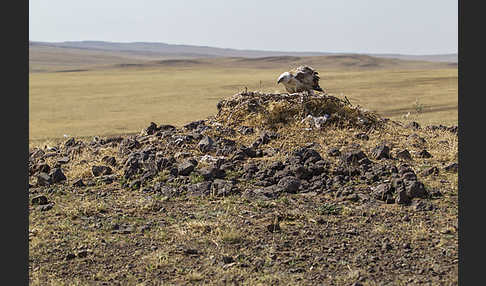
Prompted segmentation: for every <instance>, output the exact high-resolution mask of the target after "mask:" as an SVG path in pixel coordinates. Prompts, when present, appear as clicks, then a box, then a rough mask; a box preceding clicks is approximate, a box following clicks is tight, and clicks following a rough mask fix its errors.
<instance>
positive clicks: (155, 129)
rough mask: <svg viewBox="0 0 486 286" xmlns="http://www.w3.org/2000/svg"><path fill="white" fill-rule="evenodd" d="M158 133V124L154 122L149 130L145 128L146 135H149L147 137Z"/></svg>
mask: <svg viewBox="0 0 486 286" xmlns="http://www.w3.org/2000/svg"><path fill="white" fill-rule="evenodd" d="M157 131H158V128H157V124H155V123H153V122H150V125H149V126H148V127H147V128H145V133H147V135H152V134H155V132H157Z"/></svg>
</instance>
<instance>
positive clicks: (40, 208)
mask: <svg viewBox="0 0 486 286" xmlns="http://www.w3.org/2000/svg"><path fill="white" fill-rule="evenodd" d="M52 207H53V205H52V204H47V205H41V206H38V207H37V209H38V210H39V211H41V212H45V211H48V210H50V209H52Z"/></svg>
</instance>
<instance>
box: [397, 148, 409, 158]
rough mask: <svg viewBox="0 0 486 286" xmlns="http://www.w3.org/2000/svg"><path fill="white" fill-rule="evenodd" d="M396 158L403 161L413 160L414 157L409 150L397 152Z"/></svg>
mask: <svg viewBox="0 0 486 286" xmlns="http://www.w3.org/2000/svg"><path fill="white" fill-rule="evenodd" d="M395 157H397V158H398V159H402V160H412V156H411V155H410V152H408V150H407V149H405V150H402V151H399V152H397V153H396V154H395Z"/></svg>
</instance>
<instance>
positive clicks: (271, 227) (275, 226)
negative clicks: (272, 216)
mask: <svg viewBox="0 0 486 286" xmlns="http://www.w3.org/2000/svg"><path fill="white" fill-rule="evenodd" d="M267 230H268V231H269V232H277V231H280V230H281V228H280V224H278V223H271V224H268V225H267Z"/></svg>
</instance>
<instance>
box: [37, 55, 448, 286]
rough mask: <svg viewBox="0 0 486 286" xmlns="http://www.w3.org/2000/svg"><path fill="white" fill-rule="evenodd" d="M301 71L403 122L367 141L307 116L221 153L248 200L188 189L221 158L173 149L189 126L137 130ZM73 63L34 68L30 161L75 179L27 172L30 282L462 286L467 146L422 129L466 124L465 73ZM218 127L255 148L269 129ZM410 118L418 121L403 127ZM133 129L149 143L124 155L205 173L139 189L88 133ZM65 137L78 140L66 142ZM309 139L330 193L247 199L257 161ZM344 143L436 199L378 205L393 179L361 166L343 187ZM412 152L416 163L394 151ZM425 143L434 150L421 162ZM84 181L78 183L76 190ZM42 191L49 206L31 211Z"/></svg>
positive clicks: (358, 62)
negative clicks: (192, 163) (385, 150)
mask: <svg viewBox="0 0 486 286" xmlns="http://www.w3.org/2000/svg"><path fill="white" fill-rule="evenodd" d="M111 63H112V62H111ZM299 63H308V64H311V65H312V66H313V67H314V68H315V69H317V70H318V72H319V74H320V76H321V79H322V80H321V86H322V87H323V88H324V90H326V91H327V92H328V94H329V95H334V96H335V97H338V98H344V97H347V98H348V99H349V101H350V102H351V103H352V105H353V107H354V106H356V105H360V106H362V107H363V108H366V109H367V110H370V111H376V112H377V113H378V114H379V115H381V116H383V117H388V118H391V119H396V120H399V121H401V122H402V123H396V122H394V121H387V123H386V124H385V125H384V127H383V128H376V129H374V128H372V129H370V130H368V132H367V136H368V137H369V138H367V139H360V138H362V137H360V138H358V137H357V136H356V134H358V133H360V132H362V131H363V130H361V129H359V128H358V127H352V126H351V127H349V128H337V127H336V128H334V127H333V126H326V128H324V129H322V130H316V129H312V130H311V129H304V126H303V123H301V122H300V118H299V120H296V121H295V122H290V123H288V124H282V125H279V126H278V127H276V128H275V130H273V129H272V130H273V131H275V132H276V133H277V134H278V137H277V138H278V139H272V140H270V141H269V142H268V143H266V144H264V145H263V146H260V147H258V148H259V149H266V148H269V149H272V150H277V151H275V153H274V154H270V155H265V156H262V157H255V158H245V159H242V160H239V161H238V160H236V159H235V160H234V159H230V158H232V157H231V156H230V155H228V156H227V157H228V158H226V159H228V160H229V161H230V162H231V163H232V164H234V166H235V168H234V169H227V170H226V172H225V174H224V181H225V182H229V181H231V182H235V186H237V187H238V189H239V190H240V192H239V193H235V194H229V195H214V194H211V195H207V196H206V195H205V196H202V195H193V194H192V193H191V192H190V191H189V189H188V187H189V186H193V185H197V184H199V183H203V181H204V180H206V179H204V178H203V177H202V175H201V174H202V172H203V168H205V167H209V165H208V163H205V161H203V160H202V158H203V156H204V155H206V154H210V155H211V156H215V157H216V151H215V150H211V151H209V152H203V151H201V150H200V149H199V148H198V142H199V139H198V140H193V141H191V142H188V143H184V144H182V145H177V144H174V138H176V137H177V136H185V135H187V134H194V132H195V131H194V130H192V131H189V130H186V129H184V128H179V129H177V130H176V131H171V132H172V133H171V132H168V133H164V132H161V133H160V134H152V135H144V134H141V133H140V131H141V130H142V129H143V128H145V127H147V125H148V124H149V123H150V122H151V121H153V122H155V123H157V124H158V125H162V124H173V125H176V126H178V127H180V126H183V125H184V124H186V123H188V122H191V121H195V120H200V119H206V118H207V117H208V116H211V115H215V114H217V112H218V111H217V103H218V101H219V100H221V99H223V98H228V97H230V96H231V95H233V94H235V93H237V92H241V91H244V90H245V87H246V88H247V89H248V91H254V90H257V91H262V92H275V91H280V92H281V91H283V87H281V86H278V87H277V86H275V78H276V77H277V76H278V75H279V73H281V72H282V71H284V70H286V69H288V68H289V67H295V66H296V65H298V64H299ZM79 67H80V66H79V63H76V64H73V65H71V66H69V69H78V68H79ZM31 68H33V69H34V70H35V69H36V68H37V67H36V66H33V67H31ZM65 68H66V65H64V66H62V67H61V66H58V67H56V66H51V67H49V71H47V72H32V73H31V74H30V75H29V89H30V96H29V112H30V114H29V116H30V117H29V122H30V126H29V127H30V128H29V136H30V146H29V147H30V148H29V149H30V151H31V160H30V161H29V167H32V170H34V169H35V167H36V166H38V165H41V164H47V165H49V166H50V167H51V169H52V168H55V166H57V167H59V168H60V169H61V170H62V172H63V173H64V174H65V176H66V178H67V179H66V180H64V181H62V182H60V183H55V184H50V185H47V186H42V185H41V184H39V177H38V174H39V173H35V171H33V173H32V174H31V175H30V177H29V184H30V187H29V190H28V192H29V282H30V284H31V285H364V286H372V285H373V286H374V285H457V283H458V221H457V218H458V176H457V170H456V171H454V170H453V168H452V169H450V168H446V166H449V165H450V164H451V163H455V162H457V158H458V137H457V134H455V133H453V132H449V131H445V130H436V129H434V130H431V129H427V128H425V126H427V125H431V124H435V125H438V124H443V125H447V126H450V125H457V119H458V117H457V103H458V94H457V66H453V65H450V64H439V63H426V62H411V61H407V62H405V61H398V60H384V59H376V58H371V57H364V56H356V57H316V58H288V57H277V58H266V59H238V58H230V59H211V60H209V59H204V60H181V61H174V60H168V61H152V62H144V63H141V64H140V65H139V66H133V65H131V66H130V65H129V66H126V65H125V66H123V67H122V66H113V65H107V66H103V67H102V66H83V69H86V70H87V71H82V72H59V70H63V69H65ZM39 69H40V68H39ZM242 110H246V109H242ZM226 112H228V113H231V112H232V110H226ZM275 112H277V111H275ZM408 112H410V115H409V116H408V117H404V116H405V115H406V114H407V113H408ZM222 114H226V113H222ZM250 115H252V114H251V112H250ZM218 120H219V121H218V122H222V123H223V124H219V125H217V124H215V125H214V126H213V129H209V131H204V132H205V133H204V135H208V136H211V137H212V138H223V139H225V140H227V141H228V140H234V141H235V144H236V145H237V146H241V145H244V146H250V145H251V144H252V142H255V140H257V139H258V138H259V136H260V133H259V132H260V131H264V130H266V131H268V130H267V127H268V126H263V128H262V125H261V124H260V123H261V122H260V123H258V122H256V123H255V125H254V126H252V127H254V128H255V133H252V134H242V133H236V135H232V134H230V133H228V132H227V131H226V129H222V131H221V130H220V131H218V130H219V129H218V128H217V127H218V126H219V127H221V126H223V127H228V126H225V125H224V124H225V123H224V122H225V120H224V118H219V119H218ZM228 121H229V120H228ZM410 121H417V122H419V123H420V125H421V126H422V127H420V128H417V129H413V128H409V127H405V125H406V123H408V122H410ZM248 122H251V121H248ZM248 122H245V124H247V123H248ZM250 124H251V123H248V125H250ZM232 127H234V128H235V129H237V128H236V127H235V126H232ZM130 133H136V134H137V135H136V136H133V137H131V138H132V139H133V138H136V139H137V140H139V141H140V146H138V147H133V148H134V149H131V150H129V153H130V152H132V153H130V154H133V153H137V152H142V150H148V151H147V152H152V153H153V154H152V155H154V156H160V154H162V155H161V156H164V157H167V158H169V157H171V156H172V157H176V158H177V162H175V163H174V164H182V162H184V160H185V159H186V158H195V159H197V161H198V165H197V168H196V169H194V171H193V172H192V173H191V174H190V175H187V176H185V175H175V176H173V175H172V174H170V173H169V170H168V169H164V170H160V171H158V172H157V174H155V175H154V176H153V177H150V179H147V180H146V181H145V182H144V183H143V184H139V186H138V185H136V184H133V182H135V181H136V180H139V179H140V177H135V178H131V179H130V180H131V181H130V180H129V179H126V178H125V177H124V176H125V171H126V169H127V167H126V164H125V162H126V161H127V157H128V155H127V154H128V153H124V152H125V151H126V149H124V148H126V147H123V146H124V145H123V144H122V143H119V142H118V143H117V142H116V141H113V142H111V143H106V144H101V143H97V142H95V141H94V140H93V138H92V137H93V136H95V135H97V136H100V137H101V138H110V137H111V138H116V136H115V135H120V134H130ZM64 134H68V135H69V136H70V137H74V138H75V141H76V144H77V145H71V146H69V145H68V144H67V141H66V140H67V139H66V138H63V135H64ZM167 134H169V135H167ZM200 135H201V134H200ZM127 140H128V139H127ZM128 141H129V140H128ZM122 142H124V141H122ZM218 144H219V143H218ZM379 144H386V145H387V146H388V147H389V148H390V154H391V155H392V157H391V158H386V159H376V158H374V157H373V155H372V154H373V150H374V148H375V147H376V146H378V145H379ZM45 145H48V146H49V147H53V146H54V147H56V149H51V148H48V146H45ZM304 146H307V147H308V146H311V147H310V148H313V149H314V150H315V151H317V152H318V153H319V154H320V155H321V156H322V159H323V160H324V161H326V164H329V166H328V167H326V171H325V172H328V173H326V174H328V176H329V179H330V181H331V182H329V184H328V185H327V187H326V184H327V183H326V180H324V179H323V180H322V184H323V185H322V187H321V188H320V189H319V190H318V191H309V190H305V189H304V190H301V191H299V192H297V193H286V192H283V193H282V194H281V195H280V196H278V197H276V198H267V197H265V196H262V195H260V196H255V197H252V196H246V195H244V194H248V193H252V192H255V193H257V192H258V191H261V189H262V187H261V184H259V183H261V182H260V179H257V178H256V177H247V176H245V175H246V174H245V173H247V170H248V169H246V168H247V167H248V165H251V164H255V165H258V168H260V170H267V167H269V166H270V164H272V163H275V162H276V161H281V162H283V161H284V160H285V159H286V158H288V157H290V156H291V154H292V152H294V150H296V149H297V148H301V147H304ZM356 146H357V147H356ZM334 147H335V148H337V149H340V150H341V151H342V152H343V153H344V152H345V150H347V149H348V148H358V149H359V150H362V151H363V152H364V153H365V154H366V155H367V156H368V157H369V158H370V159H371V161H372V162H370V164H371V166H372V170H375V169H377V170H379V169H380V168H381V167H380V166H382V165H383V168H384V169H383V170H385V169H386V170H390V169H391V168H390V167H389V166H391V165H393V166H396V167H398V169H400V168H402V167H403V166H405V167H406V166H410V168H411V169H413V173H414V174H416V177H417V178H416V179H418V180H419V181H420V182H422V183H423V185H424V188H425V190H426V191H427V194H429V195H428V196H427V197H426V198H414V199H413V203H411V204H409V205H404V204H398V203H384V202H382V201H380V200H379V199H374V197H373V196H374V194H373V192H374V189H375V187H377V185H379V184H391V183H390V182H391V181H393V180H394V179H397V177H396V176H395V177H394V176H393V175H392V174H390V173H386V172H384V173H383V175H381V173H380V172H381V171H378V174H379V178H377V180H372V179H370V178H372V176H371V177H367V176H368V175H370V173H367V171H366V170H364V169H359V170H360V172H361V173H360V175H354V176H353V175H351V170H357V169H358V167H356V169H355V168H354V167H350V166H348V165H345V168H346V169H345V170H346V172H348V171H349V172H348V174H349V176H348V175H346V176H345V175H343V176H341V177H349V179H348V180H347V181H340V180H341V179H343V178H341V179H340V178H338V179H340V180H337V181H336V180H334V179H336V177H339V176H340V175H336V174H337V173H336V172H337V171H338V170H339V169H340V168H341V167H342V166H343V165H342V164H343V162H342V160H341V159H342V158H340V157H334V156H331V155H329V154H330V153H329V151H330V150H331V149H332V148H334ZM150 149H152V150H151V151H150ZM404 149H406V150H408V151H409V152H410V155H411V156H410V158H409V159H403V158H399V156H398V155H397V154H398V152H399V151H401V150H404ZM424 149H425V150H427V151H428V152H429V153H430V155H431V156H430V157H424V156H422V155H421V152H422V151H423V150H424ZM260 151H261V150H260ZM35 154H37V155H35ZM39 154H41V155H39ZM156 154H158V155H156ZM36 156H39V157H36ZM106 156H108V157H110V156H112V157H113V160H114V161H115V163H114V164H113V165H110V166H111V168H112V170H113V174H112V175H108V176H113V177H114V179H112V180H105V179H104V177H105V176H96V175H94V173H93V169H92V168H93V166H99V165H107V163H106ZM157 158H158V157H157ZM306 164H307V163H306ZM312 164H313V163H312ZM307 167H308V165H305V168H307ZM433 167H435V168H436V171H434V172H432V173H431V172H428V171H430V170H432V169H431V168H433ZM218 168H219V167H218ZM244 168H245V169H244ZM309 168H310V167H309ZM359 168H361V167H359ZM370 172H371V171H370ZM373 172H374V171H373ZM407 174H408V175H409V176H410V175H411V174H410V172H409V173H407ZM371 175H373V174H371ZM395 175H397V174H395ZM275 176H276V175H275ZM79 179H81V180H82V181H83V182H84V183H85V185H84V186H79V185H77V184H74V183H75V182H76V181H77V180H79ZM211 180H212V179H211ZM305 180H307V179H305ZM305 180H304V179H303V180H302V181H305ZM310 180H311V179H308V181H309V184H308V185H309V186H311V183H310ZM320 182H321V181H317V183H320ZM216 183H217V180H216V179H215V180H212V184H213V185H214V184H216ZM157 185H158V186H160V185H162V189H164V188H166V189H170V190H172V192H176V191H177V190H184V191H182V194H181V195H172V194H173V193H170V192H168V193H167V192H166V193H164V192H163V191H160V190H159V191H155V189H156V187H155V186H157ZM39 196H45V198H46V199H47V200H48V204H47V205H45V204H44V205H42V204H41V205H39V203H38V202H37V203H34V200H33V199H34V198H38V197H39ZM354 283H356V284H354Z"/></svg>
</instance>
